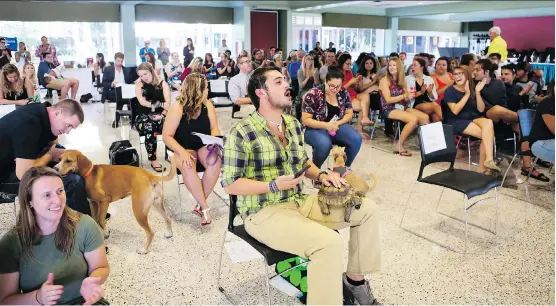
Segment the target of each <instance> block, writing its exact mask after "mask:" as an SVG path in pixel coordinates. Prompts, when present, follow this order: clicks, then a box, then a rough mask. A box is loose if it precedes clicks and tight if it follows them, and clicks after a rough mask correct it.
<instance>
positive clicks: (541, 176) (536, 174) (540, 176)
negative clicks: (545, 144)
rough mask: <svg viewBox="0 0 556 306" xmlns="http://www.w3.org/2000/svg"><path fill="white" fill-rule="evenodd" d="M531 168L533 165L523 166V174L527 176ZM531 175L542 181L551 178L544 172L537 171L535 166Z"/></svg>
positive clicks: (548, 180) (547, 180)
mask: <svg viewBox="0 0 556 306" xmlns="http://www.w3.org/2000/svg"><path fill="white" fill-rule="evenodd" d="M530 170H531V167H529V168H525V167H523V168H521V174H522V175H525V176H527V175H528V174H529V171H530ZM531 177H532V178H534V179H536V180H539V181H541V182H545V183H546V182H550V179H549V178H548V177H547V176H546V175H544V173H540V172H539V171H537V169H535V168H533V171H532V172H531Z"/></svg>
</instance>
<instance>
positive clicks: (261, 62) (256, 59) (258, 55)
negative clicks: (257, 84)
mask: <svg viewBox="0 0 556 306" xmlns="http://www.w3.org/2000/svg"><path fill="white" fill-rule="evenodd" d="M251 55H252V58H253V60H252V61H251V65H253V70H255V69H257V68H259V67H266V66H269V65H270V61H269V60H267V59H266V58H265V55H264V50H262V49H257V48H255V49H253V53H252V54H251Z"/></svg>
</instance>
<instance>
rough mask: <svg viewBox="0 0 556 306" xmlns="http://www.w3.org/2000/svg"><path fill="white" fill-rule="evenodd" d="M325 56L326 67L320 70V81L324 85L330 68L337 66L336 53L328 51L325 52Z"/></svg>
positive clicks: (323, 66)
mask: <svg viewBox="0 0 556 306" xmlns="http://www.w3.org/2000/svg"><path fill="white" fill-rule="evenodd" d="M324 56H325V62H324V65H322V67H320V69H319V76H320V80H321V82H323V83H324V81H325V80H326V74H327V73H328V68H329V67H330V66H333V65H335V64H336V57H335V56H334V52H332V51H330V50H326V51H325V52H324Z"/></svg>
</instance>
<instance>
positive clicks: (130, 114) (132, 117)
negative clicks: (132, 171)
mask: <svg viewBox="0 0 556 306" xmlns="http://www.w3.org/2000/svg"><path fill="white" fill-rule="evenodd" d="M116 88H118V87H116ZM120 97H121V89H120ZM129 102H130V103H129V108H130V109H129V111H123V110H122V111H120V116H128V117H129V125H130V126H129V130H128V132H127V139H129V141H131V132H135V133H137V137H138V138H139V150H138V151H139V166H140V167H142V165H143V164H142V163H143V149H142V148H141V145H144V144H145V136H143V135H141V132H139V131H138V130H137V128H136V127H135V116H136V115H135V114H136V109H137V107H138V103H139V101H138V100H137V98H133V99H130V100H129ZM122 128H123V126H122ZM156 141H157V142H158V143H160V142H162V133H159V135H158V136H157V140H156ZM167 152H169V151H167Z"/></svg>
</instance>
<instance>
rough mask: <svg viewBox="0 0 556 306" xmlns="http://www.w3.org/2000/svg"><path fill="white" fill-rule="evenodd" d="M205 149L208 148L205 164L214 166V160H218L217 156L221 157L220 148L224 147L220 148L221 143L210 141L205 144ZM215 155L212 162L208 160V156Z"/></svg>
mask: <svg viewBox="0 0 556 306" xmlns="http://www.w3.org/2000/svg"><path fill="white" fill-rule="evenodd" d="M207 149H208V151H209V152H208V154H207V160H206V161H207V165H209V166H214V165H215V164H216V162H217V161H218V158H222V150H223V149H224V148H222V146H221V145H219V144H217V143H212V144H209V145H207ZM213 155H214V156H215V157H214V162H212V163H211V162H210V158H211V156H213Z"/></svg>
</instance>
